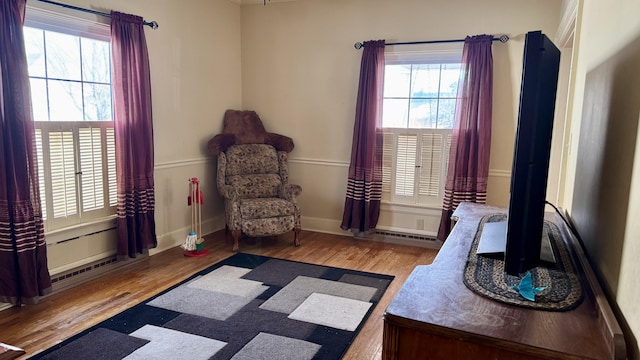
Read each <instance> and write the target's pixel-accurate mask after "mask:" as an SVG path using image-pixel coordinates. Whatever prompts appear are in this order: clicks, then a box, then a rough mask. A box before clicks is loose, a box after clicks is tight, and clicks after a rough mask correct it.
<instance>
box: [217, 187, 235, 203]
mask: <svg viewBox="0 0 640 360" xmlns="http://www.w3.org/2000/svg"><path fill="white" fill-rule="evenodd" d="M218 192H219V193H220V195H221V196H222V197H223V198H225V199H227V200H232V201H235V200H236V198H237V197H238V192H237V191H236V188H234V187H233V186H231V185H226V184H224V185H221V184H218Z"/></svg>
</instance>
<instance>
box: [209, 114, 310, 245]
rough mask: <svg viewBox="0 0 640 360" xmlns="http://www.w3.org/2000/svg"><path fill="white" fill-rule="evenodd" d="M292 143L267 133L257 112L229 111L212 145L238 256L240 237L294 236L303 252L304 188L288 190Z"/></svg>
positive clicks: (210, 144) (290, 186)
mask: <svg viewBox="0 0 640 360" xmlns="http://www.w3.org/2000/svg"><path fill="white" fill-rule="evenodd" d="M292 149H293V141H292V140H291V138H288V137H286V136H282V135H278V134H273V133H267V132H266V131H264V127H263V125H262V121H261V120H260V118H259V117H258V115H257V114H256V113H255V112H253V111H236V110H227V112H226V113H225V119H224V132H223V134H219V135H216V136H215V137H214V138H213V139H211V140H210V141H209V152H210V154H211V155H217V157H218V174H217V185H218V191H219V192H220V195H222V197H224V200H225V215H226V223H227V229H228V230H230V231H231V235H232V237H233V251H238V248H239V244H238V241H239V239H240V237H241V235H243V234H244V235H246V236H249V237H263V236H273V235H280V234H284V233H287V232H289V231H293V233H294V245H295V246H299V245H300V240H299V234H300V229H301V226H300V208H299V207H298V204H297V202H296V197H297V196H298V195H299V194H300V193H301V192H302V188H301V187H300V186H299V185H295V184H289V170H288V164H287V153H288V152H289V151H291V150H292Z"/></svg>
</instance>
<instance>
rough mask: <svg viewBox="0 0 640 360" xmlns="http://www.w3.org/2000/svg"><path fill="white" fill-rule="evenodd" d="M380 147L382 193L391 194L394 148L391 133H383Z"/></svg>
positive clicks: (393, 139)
mask: <svg viewBox="0 0 640 360" xmlns="http://www.w3.org/2000/svg"><path fill="white" fill-rule="evenodd" d="M382 136H383V145H382V193H383V194H384V193H390V192H391V174H392V171H393V170H392V169H393V154H394V153H395V152H394V151H393V149H394V148H395V137H394V135H393V133H390V132H385V133H383V134H382Z"/></svg>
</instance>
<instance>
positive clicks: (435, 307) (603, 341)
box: [385, 203, 624, 359]
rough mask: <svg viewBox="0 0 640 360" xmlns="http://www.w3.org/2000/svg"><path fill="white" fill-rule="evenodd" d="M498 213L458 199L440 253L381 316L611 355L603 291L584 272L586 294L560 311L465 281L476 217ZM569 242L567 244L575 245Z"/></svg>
mask: <svg viewBox="0 0 640 360" xmlns="http://www.w3.org/2000/svg"><path fill="white" fill-rule="evenodd" d="M496 213H506V209H503V208H496V207H490V206H485V205H478V204H472V203H463V204H461V205H460V206H459V207H458V208H457V209H456V211H455V212H454V214H453V218H454V220H457V223H456V225H455V227H454V228H453V230H452V232H451V234H450V235H449V237H448V238H447V240H446V241H445V243H444V245H443V246H442V248H441V250H440V252H439V253H438V256H437V257H436V259H435V260H434V262H433V263H432V264H431V265H423V266H417V267H416V268H415V269H414V271H413V272H412V274H411V275H410V276H409V278H408V279H407V281H406V282H405V283H404V285H403V286H402V288H401V289H400V291H399V292H398V294H397V295H396V297H395V298H394V300H393V301H392V302H391V304H390V305H389V307H388V308H387V311H386V313H385V321H386V322H390V323H394V324H398V325H401V326H408V327H412V328H416V329H418V330H422V331H428V332H430V333H435V334H439V335H444V336H456V337H458V338H462V339H467V340H471V341H482V342H483V343H493V344H495V345H496V346H499V347H504V348H511V349H520V350H521V349H523V348H535V349H536V351H535V352H536V353H538V354H542V355H545V354H546V355H549V356H550V357H551V356H556V355H558V354H566V355H570V356H578V357H588V358H592V359H608V358H612V356H613V352H614V351H613V350H612V349H613V347H614V345H613V342H614V340H613V339H611V338H610V337H609V336H608V335H607V332H608V331H604V330H603V325H604V323H605V322H604V321H603V316H602V315H601V309H600V307H602V305H601V301H602V299H600V297H601V296H602V295H601V294H599V292H601V290H600V289H599V286H597V289H595V291H596V294H598V295H595V294H594V292H593V291H594V289H592V287H591V286H590V285H588V282H587V278H586V277H585V279H584V281H583V283H584V286H583V287H584V291H585V299H584V300H583V302H582V303H581V304H580V305H579V306H578V307H577V308H575V309H573V310H570V311H564V312H551V311H541V310H532V309H526V308H521V307H516V306H511V305H506V304H502V303H499V302H497V301H493V300H490V299H487V298H484V297H482V296H479V295H477V294H475V293H474V292H472V291H471V290H469V289H468V288H467V287H466V286H465V285H464V283H463V280H462V277H463V272H464V267H465V264H466V260H467V257H468V254H469V249H470V247H471V244H472V241H473V238H474V236H475V234H476V231H477V228H478V225H479V222H480V220H481V219H482V217H483V216H484V215H487V214H496ZM547 217H548V219H550V220H553V221H555V222H556V224H557V225H558V226H559V227H561V228H562V230H563V231H562V232H563V239H565V241H566V242H567V240H566V239H567V238H571V239H573V237H571V236H569V235H568V232H567V231H566V227H565V226H564V224H561V223H560V222H561V220H560V219H559V217H558V216H557V215H554V214H549V215H548V216H547ZM572 242H573V240H570V241H569V243H570V245H569V246H570V247H573V246H574V244H572ZM574 255H575V256H579V254H575V252H574ZM587 271H591V270H590V269H588V270H587ZM581 272H582V271H581ZM598 299H599V300H598ZM606 306H607V307H608V304H607V305H606ZM605 310H606V309H605ZM608 310H609V311H610V309H608ZM614 325H615V326H617V323H615V324H614ZM617 341H619V339H617ZM623 348H624V345H623Z"/></svg>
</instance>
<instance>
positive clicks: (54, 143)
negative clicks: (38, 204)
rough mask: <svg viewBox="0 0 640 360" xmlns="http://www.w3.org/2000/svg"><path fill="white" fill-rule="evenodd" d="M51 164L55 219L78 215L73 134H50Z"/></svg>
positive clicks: (52, 200) (60, 132) (58, 132)
mask: <svg viewBox="0 0 640 360" xmlns="http://www.w3.org/2000/svg"><path fill="white" fill-rule="evenodd" d="M49 162H50V169H51V170H50V172H51V191H52V197H51V202H52V205H53V217H54V218H60V217H67V216H70V215H74V214H76V213H77V211H78V208H77V204H76V174H75V173H76V168H75V158H74V148H73V132H71V131H56V132H50V133H49Z"/></svg>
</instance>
